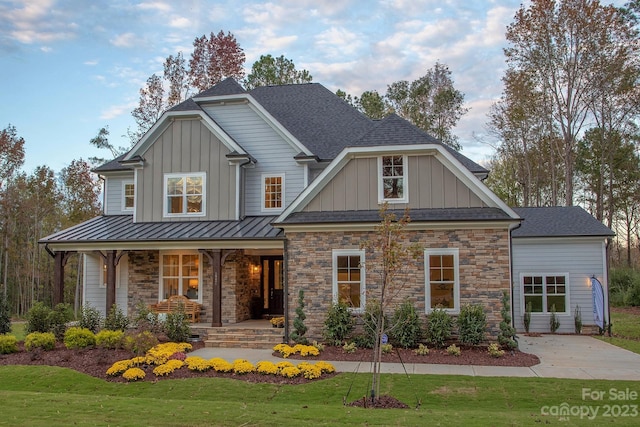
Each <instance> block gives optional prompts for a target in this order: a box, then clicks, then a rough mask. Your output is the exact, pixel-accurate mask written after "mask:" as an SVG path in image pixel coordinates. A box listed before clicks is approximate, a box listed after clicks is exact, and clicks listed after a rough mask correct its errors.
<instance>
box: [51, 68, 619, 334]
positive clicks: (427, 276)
mask: <svg viewBox="0 0 640 427" xmlns="http://www.w3.org/2000/svg"><path fill="white" fill-rule="evenodd" d="M95 172H96V173H98V174H99V175H100V177H101V178H102V179H103V180H104V213H103V215H101V216H99V217H97V218H94V219H92V220H89V221H87V222H85V223H82V224H79V225H76V226H74V227H71V228H69V229H66V230H62V231H60V232H58V233H56V234H53V235H51V236H48V237H46V238H44V239H42V241H41V243H43V244H45V245H46V247H47V248H48V250H49V251H50V253H52V254H53V255H54V256H55V260H56V270H55V271H56V283H57V290H58V298H60V295H61V289H62V284H63V283H64V264H65V261H66V258H67V257H68V255H69V254H70V253H76V252H78V253H81V254H82V256H83V260H84V294H83V295H84V303H85V304H90V305H92V306H94V307H97V308H99V309H101V310H104V311H106V309H107V308H108V307H111V306H112V304H114V303H115V304H117V305H118V306H119V307H120V308H121V309H122V310H123V311H124V312H125V313H129V314H132V313H133V312H134V311H135V310H136V306H137V305H138V304H140V303H142V304H145V305H151V304H154V303H158V302H161V301H164V300H166V299H168V298H170V297H171V296H173V295H184V296H185V297H186V298H188V299H189V300H191V301H195V302H197V303H199V304H201V307H202V310H201V313H200V321H201V322H203V324H202V325H200V326H204V325H206V326H209V327H213V328H224V327H229V326H234V325H235V326H237V325H239V324H241V323H242V322H244V321H246V320H248V319H251V318H257V317H261V316H262V315H272V316H273V315H284V316H285V317H286V318H287V320H288V322H287V323H286V324H287V327H286V328H285V329H284V331H281V332H280V338H282V333H284V335H285V337H286V336H288V333H289V329H288V327H289V326H290V324H291V320H292V318H293V315H294V311H295V308H296V305H297V297H298V291H299V290H300V289H302V290H304V292H305V302H306V308H305V312H306V316H307V319H306V321H305V324H306V325H307V326H308V327H309V331H308V332H307V336H309V337H316V338H319V337H320V336H321V331H322V325H323V321H324V318H325V316H326V313H327V310H328V308H329V307H330V305H331V304H332V302H334V301H337V300H343V301H346V302H347V303H348V304H349V306H350V307H351V310H352V311H353V313H354V315H357V314H358V313H360V312H362V310H363V309H364V307H365V304H366V300H367V296H368V295H369V294H370V293H371V291H373V290H375V289H376V287H377V286H378V282H377V280H378V278H377V277H375V275H373V274H367V268H366V266H367V265H368V264H372V263H375V261H376V260H377V256H378V255H377V254H376V253H374V252H372V251H365V250H363V249H361V242H362V241H363V240H364V239H367V238H369V237H370V236H371V234H372V233H374V227H375V225H376V224H377V223H379V221H380V217H379V209H380V206H381V204H383V203H385V202H386V203H388V205H389V208H390V209H392V210H394V211H395V210H397V211H398V212H402V210H403V209H404V208H405V207H409V208H410V215H411V223H410V225H409V228H408V237H407V239H408V240H410V241H411V242H417V243H419V244H420V245H421V246H422V247H423V248H424V250H423V255H422V257H421V259H419V260H418V261H416V262H415V265H411V266H410V268H409V269H408V272H407V275H406V285H405V286H404V287H403V289H402V291H401V294H400V295H398V298H399V299H402V298H409V299H410V300H411V301H412V302H413V303H414V305H415V306H416V308H417V309H418V310H419V312H421V313H423V315H426V314H428V313H429V312H430V311H431V310H432V309H433V308H434V307H436V306H438V305H440V306H442V307H444V308H445V309H446V310H448V311H450V312H451V313H453V314H455V313H458V312H459V310H460V307H461V306H462V305H464V304H470V303H471V304H472V303H479V304H482V305H483V306H484V307H486V312H487V319H488V323H489V327H490V330H491V333H492V334H495V333H496V331H497V330H498V324H499V322H500V320H501V317H500V309H501V303H500V299H501V296H502V292H503V291H507V292H509V294H510V295H512V297H513V299H514V301H513V308H514V321H515V323H516V325H521V318H522V312H523V310H524V309H523V306H524V301H525V300H527V301H528V300H532V301H535V303H536V305H535V310H536V312H535V313H534V316H538V317H537V320H536V322H535V325H536V327H539V328H540V329H544V331H546V329H545V325H548V312H549V308H550V305H549V304H547V302H546V301H547V300H549V301H551V300H553V301H555V302H558V303H557V304H556V310H557V311H561V315H563V316H566V317H567V318H569V317H570V316H571V315H572V310H573V308H574V307H575V303H579V304H580V306H581V307H582V310H583V314H584V315H583V317H584V323H585V324H589V316H587V315H586V314H588V313H589V310H590V309H591V303H590V300H588V298H587V297H586V295H587V294H588V293H589V292H590V288H589V285H588V279H589V278H590V277H591V276H592V275H595V276H597V277H598V278H599V279H600V280H601V281H602V282H603V284H605V286H606V255H605V252H604V250H603V249H602V248H603V247H604V246H603V245H604V243H605V240H606V237H608V236H610V235H611V231H610V230H608V229H607V228H606V227H604V226H602V225H601V224H600V223H598V222H597V221H596V220H595V219H593V218H592V217H591V216H590V215H588V214H587V213H586V212H584V211H581V212H582V213H581V215H582V214H584V215H586V216H587V217H588V218H586V223H588V224H589V227H588V228H587V229H586V234H587V237H586V241H587V243H588V244H589V245H591V246H590V249H589V250H585V251H584V254H585V256H586V257H587V258H585V263H587V264H586V265H584V267H585V269H577V270H574V267H576V268H578V267H577V266H576V264H575V263H574V262H573V261H572V258H571V254H572V253H577V252H580V249H579V248H581V247H582V246H581V245H582V244H583V243H584V242H582V241H581V240H580V230H577V231H576V233H577V235H574V236H573V237H574V238H573V240H572V244H573V246H569V247H564V246H563V247H562V248H561V249H559V250H558V251H559V252H560V253H559V254H558V255H557V257H556V258H554V259H555V260H556V261H558V260H562V261H561V263H560V265H557V264H553V263H550V262H549V261H548V257H545V251H546V249H544V245H547V248H548V245H551V246H553V245H556V244H558V245H562V244H564V243H565V241H564V240H563V239H564V238H565V237H566V236H565V235H562V233H556V231H557V230H555V229H554V230H551V231H549V230H547V229H545V228H544V227H543V228H542V229H540V230H537V231H536V230H533V231H531V230H529V231H527V232H526V233H523V232H522V230H525V226H524V225H522V224H526V223H527V217H528V215H529V213H531V212H530V211H527V210H514V209H512V208H510V207H509V206H507V205H505V203H504V202H503V201H502V200H500V199H499V198H498V197H497V196H496V195H495V194H494V193H492V192H491V191H490V190H489V189H488V188H487V187H486V186H485V185H484V184H483V182H482V180H483V179H484V178H486V176H487V174H488V171H487V170H486V169H485V168H483V167H482V166H480V165H478V164H476V163H474V162H473V161H471V160H470V159H468V158H466V157H465V156H463V155H462V154H460V153H458V152H456V151H454V150H452V149H450V148H448V147H446V146H444V145H443V144H442V143H440V142H439V141H438V140H436V139H434V138H432V137H431V136H429V135H428V134H426V133H424V132H423V131H421V130H419V129H418V128H416V127H414V126H413V125H411V124H410V123H408V122H407V121H405V120H403V119H401V118H399V117H398V116H395V115H392V116H389V117H387V118H385V119H383V120H371V119H369V118H367V117H365V116H363V115H362V114H361V113H359V112H358V111H357V110H355V109H354V108H352V107H351V106H350V105H348V104H347V103H346V102H344V101H343V100H342V99H340V98H339V97H337V96H336V95H334V94H333V93H331V92H330V91H329V90H327V89H326V88H324V87H323V86H321V85H319V84H303V85H285V86H269V87H258V88H256V89H253V90H251V91H249V92H247V91H245V90H244V89H243V88H242V87H241V86H240V85H239V84H237V83H236V82H235V81H234V80H232V79H227V80H224V81H222V82H221V83H219V84H218V85H216V86H214V87H212V88H211V89H209V90H206V91H204V92H202V93H200V94H198V95H197V96H195V97H193V98H191V99H189V100H187V101H185V102H183V103H181V104H179V105H177V106H176V107H174V108H172V109H170V110H168V111H167V112H165V113H164V114H163V115H162V117H161V118H160V119H159V120H158V122H157V123H155V125H154V126H153V127H152V128H151V129H150V130H149V131H148V132H147V133H146V134H145V135H144V137H143V138H142V139H141V140H140V141H139V142H138V143H137V144H136V145H135V146H134V147H133V148H132V149H131V150H130V151H129V152H128V153H126V154H125V155H123V156H121V157H119V158H117V159H115V160H113V161H111V162H109V163H107V164H105V165H103V166H100V167H98V168H97V169H96V170H95ZM542 211H545V210H544V209H543V210H542ZM545 212H549V215H552V216H553V215H562V211H545ZM576 212H577V211H576ZM532 215H533V213H532ZM523 219H524V222H523ZM583 219H585V218H583ZM558 221H559V222H562V218H559V219H558ZM543 225H544V224H543ZM518 230H521V231H518ZM525 231H526V230H525ZM536 232H537V233H538V235H536V236H535V238H532V239H529V237H531V235H535V234H536ZM517 233H521V234H522V235H521V236H517ZM521 242H522V243H521ZM594 245H595V246H594ZM598 245H599V246H598ZM596 246H597V247H598V248H599V249H600V252H599V254H600V257H599V258H598V257H595V258H594V257H593V247H596ZM558 247H560V246H558ZM541 248H542V250H540V249H541ZM569 251H572V252H569ZM532 252H534V253H535V256H533V257H531V256H529V255H528V254H530V253H532ZM581 253H582V252H581ZM563 257H564V258H563ZM516 261H517V270H516V269H514V267H516V266H515V265H514V263H516ZM589 263H593V264H589ZM587 266H588V268H586V267H587ZM551 277H553V278H554V279H553V280H556V282H555V283H554V286H555V288H553V289H552V288H551V287H550V286H549V282H548V280H549V278H551ZM561 277H562V279H560V278H561ZM540 278H541V279H540ZM530 280H534V281H535V282H536V283H537V281H538V280H543V281H546V282H545V283H546V286H537V287H534V286H529V285H528V283H529V281H530ZM558 280H564V282H562V283H560V282H558ZM538 294H539V295H538ZM545 319H547V320H546V323H545ZM563 323H564V326H567V327H568V326H569V324H570V323H569V322H567V321H565V322H563ZM571 324H572V323H571Z"/></svg>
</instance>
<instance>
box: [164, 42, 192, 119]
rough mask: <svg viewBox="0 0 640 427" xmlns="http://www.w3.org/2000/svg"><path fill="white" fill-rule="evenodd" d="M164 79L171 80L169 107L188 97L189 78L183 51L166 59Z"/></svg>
mask: <svg viewBox="0 0 640 427" xmlns="http://www.w3.org/2000/svg"><path fill="white" fill-rule="evenodd" d="M164 80H165V81H168V82H169V94H168V97H167V108H171V107H173V106H174V105H177V104H179V103H180V102H182V101H183V100H185V99H187V96H188V94H189V80H188V76H187V68H186V66H185V59H184V58H183V56H182V52H178V54H177V55H176V56H173V55H169V56H168V57H167V59H165V61H164Z"/></svg>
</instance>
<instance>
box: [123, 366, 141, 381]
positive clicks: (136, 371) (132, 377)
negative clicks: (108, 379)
mask: <svg viewBox="0 0 640 427" xmlns="http://www.w3.org/2000/svg"><path fill="white" fill-rule="evenodd" d="M145 375H146V374H145V373H144V371H143V370H142V369H140V368H129V369H127V370H126V371H124V374H122V377H123V378H124V379H125V380H127V381H137V380H142V379H144V377H145Z"/></svg>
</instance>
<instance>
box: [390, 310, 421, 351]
mask: <svg viewBox="0 0 640 427" xmlns="http://www.w3.org/2000/svg"><path fill="white" fill-rule="evenodd" d="M421 338H422V322H421V321H420V317H419V316H418V313H417V312H416V309H415V307H414V306H413V304H412V303H411V301H409V300H405V301H404V302H403V303H402V304H400V306H398V308H397V309H396V310H395V312H394V313H393V318H392V320H391V339H392V341H393V343H394V344H395V345H396V346H400V347H403V348H413V347H415V346H417V345H418V343H419V342H420V339H421Z"/></svg>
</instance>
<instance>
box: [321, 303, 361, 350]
mask: <svg viewBox="0 0 640 427" xmlns="http://www.w3.org/2000/svg"><path fill="white" fill-rule="evenodd" d="M353 328H354V320H353V317H351V313H349V307H348V306H347V305H346V304H345V303H343V302H338V303H336V304H332V305H331V307H330V308H329V311H328V312H327V318H326V319H325V321H324V329H323V331H322V333H323V336H324V338H325V339H326V340H327V341H328V342H329V343H330V344H332V345H341V344H342V342H343V341H345V340H346V339H347V337H348V336H349V335H350V334H351V332H353Z"/></svg>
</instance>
